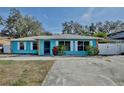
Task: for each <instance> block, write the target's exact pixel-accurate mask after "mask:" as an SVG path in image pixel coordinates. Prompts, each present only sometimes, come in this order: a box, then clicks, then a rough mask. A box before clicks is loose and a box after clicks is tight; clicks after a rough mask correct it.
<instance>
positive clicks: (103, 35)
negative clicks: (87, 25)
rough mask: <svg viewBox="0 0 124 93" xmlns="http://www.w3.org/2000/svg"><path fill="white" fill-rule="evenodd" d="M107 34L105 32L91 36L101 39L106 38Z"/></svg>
mask: <svg viewBox="0 0 124 93" xmlns="http://www.w3.org/2000/svg"><path fill="white" fill-rule="evenodd" d="M107 35H108V34H107V33H106V32H95V33H94V34H93V36H95V37H102V38H107Z"/></svg>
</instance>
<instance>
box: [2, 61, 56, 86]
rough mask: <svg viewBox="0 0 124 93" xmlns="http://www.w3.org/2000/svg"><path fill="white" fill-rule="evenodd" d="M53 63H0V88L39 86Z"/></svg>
mask: <svg viewBox="0 0 124 93" xmlns="http://www.w3.org/2000/svg"><path fill="white" fill-rule="evenodd" d="M53 63H54V61H39V60H38V61H0V85H1V86H38V85H41V84H42V82H43V80H44V78H45V76H46V75H47V73H48V71H49V70H50V68H51V66H52V65H53Z"/></svg>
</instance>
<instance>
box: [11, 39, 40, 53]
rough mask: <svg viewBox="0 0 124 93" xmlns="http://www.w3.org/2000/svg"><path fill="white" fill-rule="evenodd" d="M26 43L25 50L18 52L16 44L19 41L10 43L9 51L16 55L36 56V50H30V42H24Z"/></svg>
mask: <svg viewBox="0 0 124 93" xmlns="http://www.w3.org/2000/svg"><path fill="white" fill-rule="evenodd" d="M24 42H25V43H26V49H25V50H19V49H18V43H19V41H12V42H11V51H12V53H17V54H38V50H31V41H24Z"/></svg>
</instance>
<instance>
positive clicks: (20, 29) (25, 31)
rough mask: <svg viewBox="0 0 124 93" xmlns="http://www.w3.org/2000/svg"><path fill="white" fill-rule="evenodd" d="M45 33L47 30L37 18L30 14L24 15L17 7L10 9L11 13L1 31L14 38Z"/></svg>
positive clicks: (4, 34)
mask: <svg viewBox="0 0 124 93" xmlns="http://www.w3.org/2000/svg"><path fill="white" fill-rule="evenodd" d="M44 33H45V30H44V28H43V27H42V24H41V23H40V22H39V21H38V20H37V19H35V18H34V17H31V16H28V15H22V14H21V12H20V11H19V10H17V9H15V8H12V9H11V10H10V14H9V16H8V18H7V20H5V23H4V28H3V30H2V31H1V34H2V35H3V36H9V37H13V38H20V37H27V36H38V35H42V34H44Z"/></svg>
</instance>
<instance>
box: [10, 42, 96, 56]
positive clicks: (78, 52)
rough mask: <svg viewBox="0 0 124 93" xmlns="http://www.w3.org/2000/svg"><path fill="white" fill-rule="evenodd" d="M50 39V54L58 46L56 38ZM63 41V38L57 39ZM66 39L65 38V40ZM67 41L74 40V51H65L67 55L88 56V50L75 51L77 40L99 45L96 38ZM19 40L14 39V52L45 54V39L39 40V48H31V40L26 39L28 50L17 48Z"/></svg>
mask: <svg viewBox="0 0 124 93" xmlns="http://www.w3.org/2000/svg"><path fill="white" fill-rule="evenodd" d="M49 41H50V55H51V56H52V55H53V51H52V49H53V47H54V46H56V40H49ZM57 41H61V40H57ZM64 41H65V40H64ZM67 41H73V50H72V51H65V52H64V54H65V55H78V56H87V51H75V41H92V46H93V47H97V42H96V40H67ZM17 42H19V41H12V43H11V48H12V53H20V54H38V55H42V56H43V55H44V40H39V50H31V48H30V47H31V46H30V45H31V44H30V42H31V41H25V42H26V50H18V49H17V48H18V47H17Z"/></svg>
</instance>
